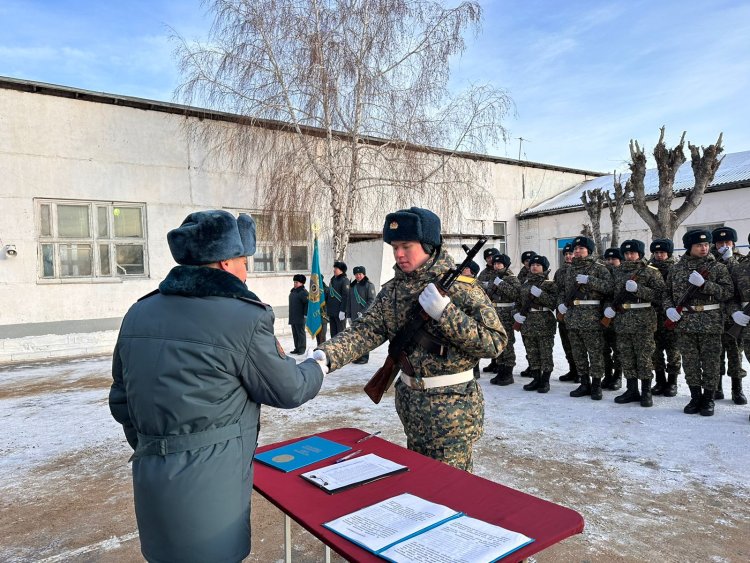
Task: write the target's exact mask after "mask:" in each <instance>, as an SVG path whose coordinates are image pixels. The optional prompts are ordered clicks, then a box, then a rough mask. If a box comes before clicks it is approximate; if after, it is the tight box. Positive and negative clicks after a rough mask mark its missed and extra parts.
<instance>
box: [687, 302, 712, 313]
mask: <svg viewBox="0 0 750 563" xmlns="http://www.w3.org/2000/svg"><path fill="white" fill-rule="evenodd" d="M719 308H721V305H719V304H718V303H713V304H712V305H693V306H692V307H690V306H688V307H685V311H686V312H688V313H702V312H703V311H715V310H716V309H719Z"/></svg>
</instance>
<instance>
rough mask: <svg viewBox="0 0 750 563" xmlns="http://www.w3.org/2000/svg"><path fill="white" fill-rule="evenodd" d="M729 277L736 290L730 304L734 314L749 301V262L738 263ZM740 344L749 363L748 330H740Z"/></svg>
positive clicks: (749, 337)
mask: <svg viewBox="0 0 750 563" xmlns="http://www.w3.org/2000/svg"><path fill="white" fill-rule="evenodd" d="M731 276H732V280H733V281H734V287H735V289H736V293H735V297H736V299H735V300H733V301H732V302H731V303H732V305H733V307H732V310H731V313H734V311H737V310H741V309H744V308H745V307H746V306H747V303H748V302H749V301H750V260H748V259H747V258H746V257H745V259H743V260H740V261H739V263H738V264H737V265H736V266H735V267H734V268H732V273H731ZM731 313H730V314H731ZM730 320H731V316H730ZM732 324H734V321H732ZM730 338H731V336H730ZM740 343H741V345H742V347H744V349H745V357H746V358H747V360H748V361H749V362H750V328H748V327H745V328H743V329H742V333H741V334H740Z"/></svg>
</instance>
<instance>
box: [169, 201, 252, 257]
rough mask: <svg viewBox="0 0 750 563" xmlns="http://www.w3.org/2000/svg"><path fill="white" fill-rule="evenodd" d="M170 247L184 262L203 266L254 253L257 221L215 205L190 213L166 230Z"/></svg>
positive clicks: (173, 255) (173, 253) (174, 255)
mask: <svg viewBox="0 0 750 563" xmlns="http://www.w3.org/2000/svg"><path fill="white" fill-rule="evenodd" d="M167 243H168V244H169V251H170V252H171V253H172V257H173V258H174V260H175V262H177V263H178V264H182V265H183V266H202V265H204V264H211V263H213V262H219V261H221V260H229V259H230V258H237V257H239V256H251V255H253V254H255V221H254V220H253V218H252V217H250V215H247V214H244V213H243V214H240V216H239V217H238V218H236V219H235V217H234V215H232V214H231V213H229V212H228V211H224V210H221V209H214V210H210V211H196V212H195V213H191V214H190V215H188V216H187V217H185V220H184V221H183V222H182V224H181V225H180V226H179V227H177V228H176V229H172V230H171V231H169V232H168V233H167Z"/></svg>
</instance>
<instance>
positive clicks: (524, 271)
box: [518, 266, 529, 283]
mask: <svg viewBox="0 0 750 563" xmlns="http://www.w3.org/2000/svg"><path fill="white" fill-rule="evenodd" d="M528 275H529V269H528V268H527V267H526V266H521V271H520V272H518V281H520V282H521V283H523V282H525V281H526V277H527V276H528Z"/></svg>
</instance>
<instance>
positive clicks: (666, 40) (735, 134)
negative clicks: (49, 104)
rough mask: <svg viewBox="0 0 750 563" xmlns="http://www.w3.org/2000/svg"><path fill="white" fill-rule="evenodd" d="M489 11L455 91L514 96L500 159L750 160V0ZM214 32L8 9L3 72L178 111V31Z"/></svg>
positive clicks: (180, 3)
mask: <svg viewBox="0 0 750 563" xmlns="http://www.w3.org/2000/svg"><path fill="white" fill-rule="evenodd" d="M480 3H481V5H482V7H483V9H484V16H485V19H484V28H483V31H482V34H481V35H480V36H479V37H478V38H476V39H471V40H470V41H469V48H468V50H467V52H466V53H465V54H464V56H463V57H462V59H461V60H460V61H457V63H456V65H455V72H454V76H453V79H452V85H453V86H454V87H456V88H460V87H461V86H462V85H463V84H466V83H467V82H480V83H481V82H491V83H493V84H494V85H496V86H499V87H502V88H505V89H507V90H508V91H509V93H510V95H511V96H512V98H513V99H514V101H515V104H516V115H514V116H510V117H509V118H508V120H507V122H506V125H507V128H508V130H509V132H510V139H509V141H508V143H507V144H506V145H503V146H497V147H494V148H493V149H492V150H490V153H491V154H494V155H498V156H509V157H512V158H516V157H518V154H519V141H518V137H523V138H524V139H525V140H524V141H523V143H522V146H521V157H522V158H524V159H527V160H532V161H537V162H545V163H549V164H557V165H560V166H570V167H574V168H583V169H588V170H598V171H605V172H606V171H611V170H614V169H618V170H622V169H624V167H625V165H626V162H627V160H628V158H629V150H628V142H629V140H630V139H637V140H639V141H640V143H641V145H642V146H645V147H646V150H647V154H649V157H650V151H651V150H652V149H653V145H654V143H656V141H657V140H658V137H659V127H660V126H662V125H666V127H667V137H666V140H667V144H668V145H669V146H671V145H673V144H674V143H676V142H677V141H678V140H679V138H680V135H681V133H682V131H683V130H686V131H687V135H686V140H689V141H691V142H693V143H695V144H699V145H708V144H711V143H713V142H715V141H716V138H717V137H718V134H719V132H720V131H723V132H724V146H725V148H726V151H727V152H739V151H743V150H750V109H749V108H750V96H749V95H748V93H749V92H750V39H748V37H750V2H742V1H738V0H734V1H724V0H712V1H711V2H701V3H692V2H684V1H675V0H663V1H659V2H654V1H652V0H651V1H647V0H629V1H624V0H614V1H611V2H603V1H598V2H595V1H593V0H592V1H587V2H584V1H575V0H568V1H565V2H557V1H554V2H553V1H537V0H525V1H520V0H491V1H482V2H480ZM209 25H210V19H209V18H208V17H207V16H206V14H205V7H204V6H202V5H201V3H200V1H199V0H149V1H143V0H129V1H127V2H108V1H103V2H102V1H99V2H91V1H83V0H58V1H42V0H23V1H20V0H2V2H0V26H2V27H1V28H2V29H3V33H2V35H0V75H3V76H10V77H13V78H23V79H29V80H38V81H41V82H49V83H53V84H62V85H65V86H71V87H77V88H83V89H87V90H94V91H101V92H109V93H114V94H121V95H128V96H137V97H142V98H149V99H156V100H165V101H172V94H173V91H174V89H175V87H176V85H177V84H178V82H179V75H178V71H177V68H176V62H175V59H174V57H173V54H172V50H173V44H172V43H171V42H170V40H169V36H170V35H171V34H172V31H171V29H170V28H173V29H174V30H175V31H177V32H178V33H179V34H180V35H182V36H184V37H186V38H188V39H196V38H203V37H205V36H206V34H207V31H208V27H209ZM686 151H687V146H686ZM688 156H689V153H688ZM649 163H650V165H651V166H653V159H652V158H651V157H650V159H649ZM686 165H687V164H686Z"/></svg>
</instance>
